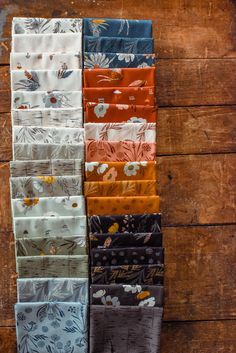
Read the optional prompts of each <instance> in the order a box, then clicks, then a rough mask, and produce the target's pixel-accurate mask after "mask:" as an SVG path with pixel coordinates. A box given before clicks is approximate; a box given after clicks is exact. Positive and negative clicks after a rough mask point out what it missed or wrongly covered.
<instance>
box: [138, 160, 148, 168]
mask: <svg viewBox="0 0 236 353" xmlns="http://www.w3.org/2000/svg"><path fill="white" fill-rule="evenodd" d="M139 163H140V165H141V166H142V167H146V166H147V164H148V162H147V161H142V162H139Z"/></svg>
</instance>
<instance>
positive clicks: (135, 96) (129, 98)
mask: <svg viewBox="0 0 236 353" xmlns="http://www.w3.org/2000/svg"><path fill="white" fill-rule="evenodd" d="M83 95H84V96H83V99H84V106H86V104H87V103H89V102H94V103H109V104H110V103H111V104H134V105H145V106H155V105H156V93H155V87H119V88H116V87H104V88H103V89H102V90H101V89H100V88H98V87H95V88H94V87H93V88H84V89H83Z"/></svg>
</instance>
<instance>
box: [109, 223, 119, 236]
mask: <svg viewBox="0 0 236 353" xmlns="http://www.w3.org/2000/svg"><path fill="white" fill-rule="evenodd" d="M118 229H119V224H118V223H113V224H112V226H110V228H108V232H109V233H111V234H114V233H116V232H117V231H118Z"/></svg>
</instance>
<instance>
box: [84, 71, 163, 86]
mask: <svg viewBox="0 0 236 353" xmlns="http://www.w3.org/2000/svg"><path fill="white" fill-rule="evenodd" d="M155 84H156V68H155V67H145V68H125V69H85V70H84V87H114V86H115V87H144V86H155Z"/></svg>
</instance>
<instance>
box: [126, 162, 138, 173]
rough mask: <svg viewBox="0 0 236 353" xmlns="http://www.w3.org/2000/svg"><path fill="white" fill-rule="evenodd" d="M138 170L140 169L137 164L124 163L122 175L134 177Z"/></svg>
mask: <svg viewBox="0 0 236 353" xmlns="http://www.w3.org/2000/svg"><path fill="white" fill-rule="evenodd" d="M139 169H140V164H139V162H128V163H125V166H124V173H125V175H127V176H132V175H136V174H137V170H139Z"/></svg>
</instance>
